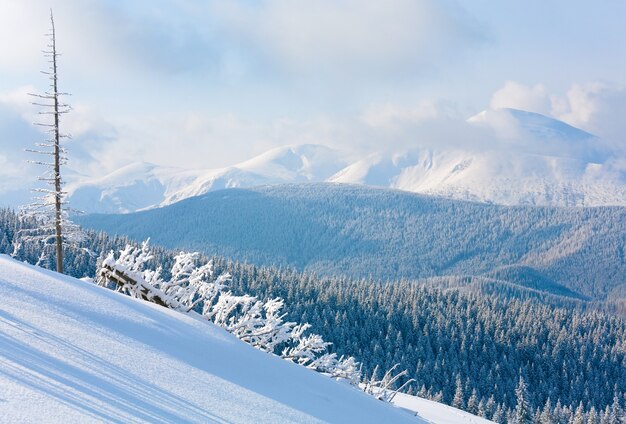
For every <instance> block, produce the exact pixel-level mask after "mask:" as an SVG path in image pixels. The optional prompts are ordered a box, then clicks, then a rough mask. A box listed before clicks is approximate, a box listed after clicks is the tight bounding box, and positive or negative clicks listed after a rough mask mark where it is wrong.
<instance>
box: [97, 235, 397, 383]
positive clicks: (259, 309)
mask: <svg viewBox="0 0 626 424" xmlns="http://www.w3.org/2000/svg"><path fill="white" fill-rule="evenodd" d="M198 257H199V255H198V254H197V253H186V252H181V253H179V254H178V255H176V257H175V258H174V264H173V266H172V269H171V278H170V279H169V280H168V281H166V280H164V279H163V278H162V277H161V274H162V273H161V271H162V270H161V269H160V268H157V269H156V270H151V269H147V268H146V264H147V263H148V262H149V261H150V260H152V259H153V256H152V254H151V253H150V249H149V247H148V241H145V242H143V243H142V245H141V247H134V246H132V245H127V246H126V247H125V248H124V249H122V250H120V252H119V253H118V254H115V253H114V252H110V253H109V254H108V255H107V256H106V257H105V258H102V259H101V260H99V261H98V270H97V272H96V280H95V281H96V283H97V284H98V285H100V286H103V287H108V288H111V289H114V290H117V291H120V292H123V293H125V294H128V295H130V296H132V297H135V298H138V299H144V300H148V301H151V302H154V303H157V304H159V305H162V306H165V307H167V308H171V309H176V310H178V311H181V312H184V313H198V314H200V315H201V316H203V317H204V318H206V319H207V320H208V321H211V322H212V323H214V324H216V325H218V326H220V327H222V328H224V329H226V330H227V331H228V332H230V333H232V334H234V335H235V336H236V337H238V338H239V339H241V340H242V341H244V342H246V343H248V344H250V345H252V346H254V347H256V348H257V349H260V350H262V351H265V352H269V353H274V354H277V355H279V356H281V357H282V358H284V359H286V360H289V361H292V362H295V363H297V364H300V365H302V366H305V367H307V368H310V369H313V370H316V371H318V372H321V373H324V374H328V375H329V376H331V377H333V378H341V379H346V380H348V381H349V382H350V383H352V384H354V385H358V384H359V382H360V379H361V372H360V364H359V363H358V362H357V361H356V360H355V359H354V358H353V357H343V356H342V357H340V358H337V355H336V354H335V353H329V352H328V347H329V346H330V345H331V343H328V342H325V341H324V339H323V338H322V337H321V336H320V335H318V334H305V333H306V332H307V331H308V330H309V328H310V327H311V326H310V325H309V324H306V323H305V324H298V323H295V322H289V321H285V316H286V315H287V314H286V313H284V312H282V310H283V308H284V306H285V305H284V304H285V302H284V300H283V299H281V298H274V299H269V300H266V301H262V300H259V299H258V298H256V297H254V296H249V295H246V294H244V295H235V294H233V293H231V292H230V291H229V290H228V289H227V287H228V282H229V281H230V280H231V277H230V275H229V274H221V275H216V273H215V267H214V265H213V263H212V262H208V263H207V264H204V265H202V266H197V262H198ZM394 381H395V380H394Z"/></svg>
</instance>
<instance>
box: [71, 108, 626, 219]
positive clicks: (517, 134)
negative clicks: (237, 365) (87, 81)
mask: <svg viewBox="0 0 626 424" xmlns="http://www.w3.org/2000/svg"><path fill="white" fill-rule="evenodd" d="M468 123H469V126H468V128H467V129H468V130H472V131H469V134H467V135H461V136H460V137H461V139H459V140H451V141H453V143H444V145H443V146H441V147H433V144H432V143H430V144H429V143H426V144H424V143H420V142H418V141H415V142H412V140H404V145H407V144H408V145H409V146H412V147H406V148H397V149H391V150H384V151H379V152H377V153H374V154H371V155H368V156H365V157H361V158H360V159H357V160H354V159H352V158H349V157H348V156H347V154H346V153H344V152H340V151H338V150H335V149H331V148H329V147H326V146H322V145H313V144H304V145H291V146H285V147H280V148H276V149H273V150H270V151H269V152H266V153H264V154H262V155H259V156H257V157H255V158H252V159H250V160H248V161H245V162H242V163H239V164H236V165H233V166H226V167H224V168H219V169H208V170H176V169H174V168H164V167H158V166H156V165H151V164H144V163H136V164H131V165H128V166H126V167H124V168H122V169H120V170H118V171H116V172H114V173H112V174H110V175H107V176H105V177H102V178H98V179H84V178H75V179H74V182H73V183H71V184H69V186H68V192H69V194H70V202H71V203H72V205H73V207H74V208H75V209H78V210H83V211H86V212H90V213H94V212H100V213H112V212H113V213H115V212H117V213H126V212H132V211H137V210H141V209H146V208H152V207H157V206H163V205H168V204H171V203H174V202H176V201H179V200H182V199H185V198H188V197H193V196H197V195H201V194H204V193H208V192H210V191H214V190H219V189H224V188H234V187H241V188H246V187H254V186H259V185H266V184H282V183H302V182H322V181H327V182H337V183H347V184H364V185H371V186H379V187H387V188H396V189H400V190H405V191H410V192H415V193H422V194H434V195H439V196H444V197H449V198H453V199H460V200H471V201H480V202H486V203H496V204H504V205H519V204H529V205H546V206H606V205H624V206H626V169H625V168H624V166H623V163H624V160H623V159H624V157H623V153H619V152H616V151H613V150H609V149H608V148H607V147H606V145H604V144H603V143H602V142H601V140H600V139H598V138H597V137H595V136H593V135H592V134H589V133H587V132H585V131H582V130H580V129H578V128H574V127H572V126H570V125H568V124H566V123H564V122H561V121H558V120H556V119H553V118H550V117H547V116H543V115H540V114H537V113H532V112H526V111H521V110H516V109H499V110H486V111H483V112H481V113H479V114H477V115H475V116H473V117H471V118H470V119H469V120H468ZM463 137H465V138H463ZM426 141H428V140H426ZM409 143H410V144H409ZM455 146H456V147H455Z"/></svg>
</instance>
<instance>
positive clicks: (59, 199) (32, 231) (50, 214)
mask: <svg viewBox="0 0 626 424" xmlns="http://www.w3.org/2000/svg"><path fill="white" fill-rule="evenodd" d="M50 24H51V28H50V32H49V33H48V34H46V36H47V37H49V40H50V41H49V44H48V46H47V47H48V48H47V49H46V50H43V54H44V57H46V58H47V59H48V63H49V68H48V70H46V71H41V72H42V73H43V74H45V75H47V76H48V78H49V81H50V85H49V87H48V89H47V90H46V91H45V92H44V93H43V94H36V93H30V95H31V96H33V97H35V99H36V100H35V101H34V102H33V105H36V106H38V107H40V108H42V110H41V111H40V112H39V115H41V116H44V117H51V118H52V119H50V120H49V121H46V122H36V123H35V125H37V126H40V127H43V128H44V129H45V132H46V133H47V134H48V138H46V139H45V140H44V142H41V143H36V144H35V145H36V149H28V150H27V151H29V152H32V153H35V154H38V155H43V156H46V157H50V158H51V160H50V161H46V160H34V161H30V162H31V163H35V164H37V165H42V166H44V167H45V169H46V170H45V172H44V173H43V174H42V175H41V176H40V177H39V181H42V182H44V183H45V184H46V185H48V186H51V187H49V188H48V187H46V188H35V189H33V190H32V191H33V192H35V193H36V195H35V198H34V202H33V203H31V204H30V205H27V206H26V207H24V208H23V213H24V214H25V215H28V216H31V217H34V218H36V220H37V222H38V226H37V228H29V229H24V230H22V232H21V234H20V237H18V240H19V242H18V244H17V245H16V246H14V248H15V249H16V250H17V249H19V248H20V245H21V244H22V243H29V242H37V243H39V244H41V245H42V246H41V247H42V250H41V251H42V255H41V257H40V259H39V262H43V260H44V259H45V257H46V255H48V253H49V250H50V249H49V248H50V247H51V245H52V244H54V250H55V253H56V255H55V256H56V270H57V272H60V273H62V272H63V244H64V238H66V239H67V238H69V237H68V236H70V234H78V232H77V230H78V227H77V226H75V225H73V224H72V223H71V222H69V220H68V219H67V208H65V207H64V205H65V202H64V197H65V194H66V193H65V192H64V191H63V180H62V178H61V167H62V166H63V165H65V164H66V163H67V156H66V153H67V152H66V150H65V148H64V147H63V146H62V144H61V142H62V140H63V139H67V138H70V135H69V134H64V133H62V132H61V130H60V121H61V119H60V118H61V115H64V114H66V113H68V112H69V111H70V109H71V108H70V106H69V105H68V104H66V103H64V102H63V101H62V100H61V99H62V97H63V96H67V95H69V94H68V93H63V92H60V91H59V85H58V68H57V58H58V57H59V56H60V53H58V52H57V46H56V29H55V26H54V16H53V14H52V10H50ZM64 232H66V233H68V234H64ZM52 242H53V243H52ZM39 262H38V264H41V263H39Z"/></svg>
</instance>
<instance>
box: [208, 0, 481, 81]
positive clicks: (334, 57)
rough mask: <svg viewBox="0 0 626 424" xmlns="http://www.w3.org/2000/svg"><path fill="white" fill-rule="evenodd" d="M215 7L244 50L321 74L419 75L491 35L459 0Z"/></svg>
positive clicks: (284, 0) (278, 0)
mask: <svg viewBox="0 0 626 424" xmlns="http://www.w3.org/2000/svg"><path fill="white" fill-rule="evenodd" d="M211 10H212V13H213V14H214V15H217V16H218V17H219V19H220V20H221V23H222V25H223V27H222V28H223V30H224V31H225V32H227V33H228V34H229V36H230V37H232V38H233V39H235V40H236V39H239V41H240V43H241V44H242V45H243V46H244V48H252V49H254V50H257V51H258V52H259V54H261V55H264V56H266V57H267V58H269V59H270V60H271V61H275V62H276V63H277V64H278V65H279V66H285V67H286V68H287V69H288V70H290V71H293V72H297V73H305V74H317V75H318V76H319V75H327V74H345V75H346V76H352V77H354V76H358V75H364V74H365V75H368V74H369V75H371V74H374V75H376V74H382V73H385V74H386V76H388V77H389V76H392V75H403V74H415V73H420V72H421V71H423V69H422V68H423V67H424V66H429V67H432V66H434V64H435V63H437V62H438V61H441V60H444V59H449V58H451V57H458V56H459V55H460V54H461V53H462V52H463V51H464V50H466V49H467V48H468V47H472V46H473V45H474V44H475V43H477V42H478V41H479V40H482V38H483V37H484V35H483V33H482V29H481V26H480V25H479V24H478V23H477V22H476V21H475V20H474V19H473V18H471V17H470V16H469V15H467V14H466V13H465V12H464V11H463V9H461V7H460V6H459V5H458V4H457V3H456V2H453V1H445V2H441V1H434V0H418V1H416V0H389V1H385V2H380V1H376V0H342V1H336V0H318V1H313V2H312V1H307V0H263V1H260V2H254V3H251V2H244V1H233V2H223V1H217V2H213V3H212V6H211Z"/></svg>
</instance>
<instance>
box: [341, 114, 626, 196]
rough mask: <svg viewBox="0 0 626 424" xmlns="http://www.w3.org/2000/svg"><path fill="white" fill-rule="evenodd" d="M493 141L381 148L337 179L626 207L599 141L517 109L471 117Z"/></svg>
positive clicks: (625, 183)
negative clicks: (477, 145) (471, 146)
mask: <svg viewBox="0 0 626 424" xmlns="http://www.w3.org/2000/svg"><path fill="white" fill-rule="evenodd" d="M469 122H470V123H471V124H472V125H474V126H476V127H478V128H480V129H483V130H485V134H488V135H489V136H490V137H491V138H490V139H489V141H486V142H485V143H484V145H483V146H482V148H481V149H480V150H464V149H462V148H458V147H457V148H444V149H435V148H421V147H415V148H413V149H409V150H406V151H403V152H392V153H377V154H374V155H371V156H369V157H367V158H365V159H362V160H360V161H358V162H356V163H354V164H352V165H350V166H348V167H347V168H345V169H343V170H342V171H340V172H339V173H337V174H336V175H334V176H333V177H331V178H330V179H329V181H332V182H338V183H356V184H366V185H373V186H381V187H391V188H396V189H400V190H406V191H411V192H415V193H422V194H434V195H441V196H445V197H450V198H454V199H461V200H473V201H480V202H488V203H497V204H503V205H524V204H530V205H546V206H550V205H551V206H599V205H624V204H625V200H624V199H626V197H625V195H626V175H624V173H623V172H622V171H621V168H618V167H616V166H615V163H616V162H615V161H612V160H610V159H609V158H610V155H609V153H608V152H604V151H603V150H602V149H601V148H600V147H598V146H597V142H598V140H597V138H596V137H594V136H592V135H591V134H589V133H586V132H584V131H581V130H579V129H577V128H574V127H571V126H569V125H567V124H565V123H564V122H561V121H557V120H555V119H551V118H548V117H546V116H543V115H539V114H536V113H530V112H524V111H519V110H514V109H502V110H497V111H494V110H489V111H484V112H481V113H480V114H478V115H476V116H474V117H472V118H470V119H469Z"/></svg>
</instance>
